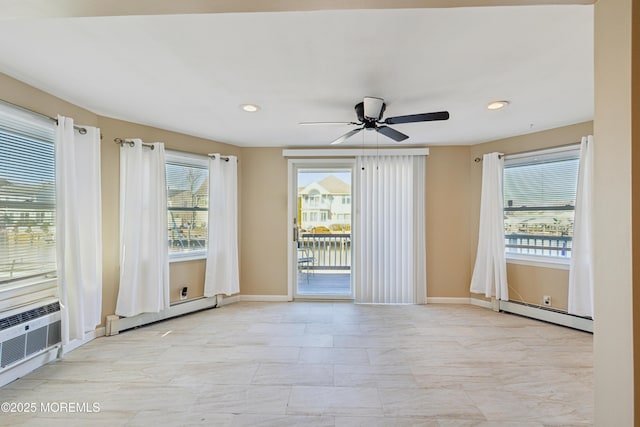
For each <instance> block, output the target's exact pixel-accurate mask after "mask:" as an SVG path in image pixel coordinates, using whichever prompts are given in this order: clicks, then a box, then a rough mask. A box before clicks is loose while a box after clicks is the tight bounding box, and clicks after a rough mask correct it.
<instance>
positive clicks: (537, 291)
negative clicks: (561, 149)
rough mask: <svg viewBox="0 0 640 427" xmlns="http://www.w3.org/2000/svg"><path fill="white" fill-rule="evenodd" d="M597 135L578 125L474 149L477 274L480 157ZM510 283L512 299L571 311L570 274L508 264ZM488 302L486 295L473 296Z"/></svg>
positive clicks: (472, 245) (473, 232) (473, 241)
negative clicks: (546, 303)
mask: <svg viewBox="0 0 640 427" xmlns="http://www.w3.org/2000/svg"><path fill="white" fill-rule="evenodd" d="M591 134H593V122H585V123H578V124H575V125H571V126H564V127H561V128H557V129H551V130H546V131H541V132H534V133H530V134H527V135H521V136H514V137H512V138H505V139H501V140H498V141H492V142H488V143H485V144H478V145H474V146H472V147H471V150H470V153H469V164H471V165H472V166H471V183H472V184H471V192H470V214H471V219H470V224H471V225H470V228H471V235H470V239H469V244H470V250H469V263H470V265H471V269H472V271H473V265H474V263H475V257H476V249H477V246H478V229H479V226H478V223H479V220H480V193H481V190H482V162H479V163H476V162H474V159H475V158H476V157H480V158H482V155H483V154H486V153H492V152H496V151H497V152H501V153H504V154H512V153H520V152H524V151H531V150H538V149H544V148H550V147H556V146H559V145H566V144H571V143H577V142H580V139H581V138H582V137H583V136H586V135H591ZM507 281H508V282H509V299H513V300H516V301H524V302H527V303H529V304H536V305H542V296H543V295H550V296H551V306H552V307H554V308H557V309H560V310H566V309H567V295H568V291H569V274H568V271H567V270H557V269H550V268H544V267H531V266H526V265H515V264H508V268H507ZM473 297H474V298H480V299H482V298H484V296H483V295H473Z"/></svg>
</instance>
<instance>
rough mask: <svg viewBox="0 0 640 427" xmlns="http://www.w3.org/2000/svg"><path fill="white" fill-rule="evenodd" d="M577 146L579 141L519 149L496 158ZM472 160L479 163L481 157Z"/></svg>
mask: <svg viewBox="0 0 640 427" xmlns="http://www.w3.org/2000/svg"><path fill="white" fill-rule="evenodd" d="M579 146H580V143H579V142H571V143H569V144H563V145H556V146H555V147H548V148H541V149H537V150H527V151H520V152H518V153H509V154H500V155H499V156H498V158H499V159H502V158H503V157H504V158H505V159H506V158H509V157H512V156H522V155H524V154H529V153H537V152H539V151H545V150H555V149H562V148H570V147H579ZM473 161H474V162H476V163H480V162H481V161H482V157H476V158H475V159H473Z"/></svg>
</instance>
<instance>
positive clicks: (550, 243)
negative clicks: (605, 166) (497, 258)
mask: <svg viewBox="0 0 640 427" xmlns="http://www.w3.org/2000/svg"><path fill="white" fill-rule="evenodd" d="M578 157H579V151H578V150H572V151H570V152H564V153H562V154H560V155H547V156H539V157H536V156H531V157H528V158H526V157H525V158H519V159H517V160H515V161H506V162H505V169H504V184H503V185H504V224H505V239H506V242H505V243H506V247H507V253H518V254H528V255H542V256H555V257H564V258H569V257H570V256H571V241H572V236H573V221H574V209H575V202H576V189H577V182H578V163H579V159H578Z"/></svg>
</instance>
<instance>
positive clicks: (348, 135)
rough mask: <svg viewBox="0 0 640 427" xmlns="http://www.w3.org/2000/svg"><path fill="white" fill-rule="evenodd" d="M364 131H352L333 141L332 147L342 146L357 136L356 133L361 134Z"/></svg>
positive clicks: (359, 129)
mask: <svg viewBox="0 0 640 427" xmlns="http://www.w3.org/2000/svg"><path fill="white" fill-rule="evenodd" d="M361 130H362V128H358V129H354V130H350V131H349V132H347V133H345V134H344V135H342V136H341V137H340V138H338V139H336V140H335V141H333V142H332V143H331V145H337V144H342V143H343V142H345V141H346V140H347V139H349V138H351V137H352V136H353V135H355V134H356V133H358V132H360V131H361Z"/></svg>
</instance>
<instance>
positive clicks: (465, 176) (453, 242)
mask: <svg viewBox="0 0 640 427" xmlns="http://www.w3.org/2000/svg"><path fill="white" fill-rule="evenodd" d="M469 150H470V147H468V146H463V147H431V148H430V149H429V157H428V158H427V167H426V182H425V187H426V207H425V217H426V218H425V221H426V224H425V227H426V239H427V259H426V263H427V296H428V297H429V298H441V297H462V298H468V297H469V284H470V283H471V269H470V265H469V250H470V247H469V238H470V235H469V233H470V228H469V192H470V190H471V181H470V170H471V169H470V167H469Z"/></svg>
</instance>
